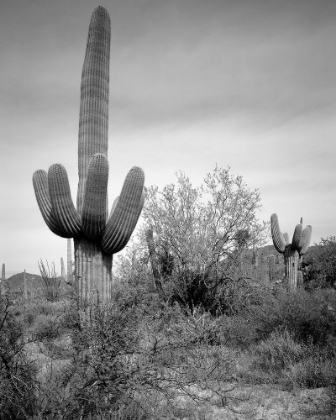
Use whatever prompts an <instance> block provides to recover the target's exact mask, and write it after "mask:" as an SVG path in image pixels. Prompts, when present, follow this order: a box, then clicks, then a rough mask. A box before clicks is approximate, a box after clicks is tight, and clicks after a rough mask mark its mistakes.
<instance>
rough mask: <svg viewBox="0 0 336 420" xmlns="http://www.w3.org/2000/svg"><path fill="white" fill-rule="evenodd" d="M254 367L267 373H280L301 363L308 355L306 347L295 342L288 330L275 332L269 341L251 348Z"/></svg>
mask: <svg viewBox="0 0 336 420" xmlns="http://www.w3.org/2000/svg"><path fill="white" fill-rule="evenodd" d="M251 352H252V354H253V356H254V363H253V365H254V367H255V368H258V369H262V370H263V371H265V372H267V373H279V372H280V371H282V370H284V369H287V368H288V367H289V366H291V365H293V364H295V363H297V362H299V361H301V360H302V359H303V358H304V357H305V356H306V354H307V349H306V346H304V345H302V344H299V343H297V342H295V341H294V339H293V338H292V337H291V335H290V334H289V332H288V331H287V330H284V331H274V332H273V333H272V334H271V335H270V336H269V338H268V339H266V340H265V341H262V342H260V343H258V344H257V345H256V346H254V347H252V348H251Z"/></svg>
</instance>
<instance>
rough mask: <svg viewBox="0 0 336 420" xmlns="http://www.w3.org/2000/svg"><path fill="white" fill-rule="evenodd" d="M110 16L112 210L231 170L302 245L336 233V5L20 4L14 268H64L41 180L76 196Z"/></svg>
mask: <svg viewBox="0 0 336 420" xmlns="http://www.w3.org/2000/svg"><path fill="white" fill-rule="evenodd" d="M98 5H101V6H104V7H105V8H106V9H107V11H108V12H109V14H110V17H111V60H110V105H109V110H110V116H109V164H110V176H109V201H110V203H112V201H113V199H114V197H116V196H117V195H119V192H120V190H121V187H122V184H123V180H124V178H125V176H126V174H127V172H128V171H129V169H130V168H131V167H132V166H134V165H138V166H141V167H142V168H143V169H144V171H145V174H146V185H147V186H149V185H153V184H155V185H158V186H159V187H163V186H164V185H166V184H168V183H172V182H175V180H176V176H175V173H176V172H177V171H183V172H184V173H185V174H186V175H187V176H189V178H190V180H191V181H192V183H193V184H194V185H195V186H196V185H200V184H201V182H202V180H203V178H204V177H205V175H206V174H207V173H209V172H212V170H213V169H214V168H215V166H216V164H217V165H218V166H219V167H222V168H227V167H230V168H231V173H232V174H239V175H241V176H243V178H244V180H245V182H246V184H247V186H248V187H249V188H250V189H255V188H258V189H259V192H260V196H261V204H262V209H261V211H260V213H259V218H260V219H261V220H269V218H270V215H271V214H272V213H274V212H275V213H277V214H278V217H279V222H280V227H281V230H282V231H283V232H288V233H289V235H290V236H291V235H292V233H293V231H294V228H295V225H296V224H297V223H299V221H300V217H303V224H304V225H307V224H310V225H312V227H313V241H312V242H319V240H320V238H321V237H326V236H329V235H336V211H335V210H336V162H335V156H336V142H335V132H336V118H335V116H336V102H335V98H336V71H335V70H336V51H335V45H336V25H335V22H336V1H335V0H330V1H329V0H321V1H319V0H314V1H313V0H295V1H293V0H113V1H112V0H111V1H108V0H104V1H93V0H92V1H91V0H57V1H54V0H11V1H7V2H5V1H3V2H1V4H0V39H1V43H0V54H1V66H0V141H1V149H0V150H1V153H0V176H1V178H0V181H1V182H0V188H1V189H0V193H1V206H0V208H1V212H0V220H1V230H0V263H1V264H2V263H5V264H6V277H9V276H10V275H12V274H15V273H17V272H22V271H23V270H24V269H26V270H27V272H29V273H38V265H37V261H38V260H39V259H43V260H47V261H49V262H51V261H55V264H56V270H57V271H58V272H60V262H59V261H60V258H61V257H63V258H64V259H66V240H65V239H62V238H59V237H57V236H56V235H54V234H53V233H51V231H49V229H48V228H47V226H46V225H45V223H44V221H43V219H42V216H41V214H40V212H39V209H38V206H37V203H36V200H35V195H34V191H33V187H32V174H33V172H34V171H35V170H37V169H44V170H48V168H49V166H50V165H51V164H53V163H62V164H63V165H64V166H65V167H66V169H67V171H68V175H69V178H70V184H71V191H72V196H73V199H74V202H75V197H76V193H77V184H78V175H77V174H78V168H77V141H78V119H79V99H80V75H81V70H82V65H83V60H84V53H85V47H86V39H87V33H88V26H89V21H90V16H91V13H92V12H93V10H94V8H95V7H97V6H98Z"/></svg>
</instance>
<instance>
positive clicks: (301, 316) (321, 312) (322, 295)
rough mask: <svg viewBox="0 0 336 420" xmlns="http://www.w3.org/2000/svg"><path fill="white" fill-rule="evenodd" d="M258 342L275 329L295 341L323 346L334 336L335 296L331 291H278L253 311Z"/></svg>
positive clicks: (335, 327)
mask: <svg viewBox="0 0 336 420" xmlns="http://www.w3.org/2000/svg"><path fill="white" fill-rule="evenodd" d="M251 316H252V317H254V318H255V319H256V320H257V322H258V323H259V335H260V338H261V339H265V338H267V337H268V336H269V335H270V334H271V333H272V332H273V331H275V330H277V329H282V330H285V329H286V330H287V331H289V332H290V334H291V336H292V337H293V338H294V339H295V340H296V341H300V342H304V343H310V342H312V343H313V344H317V345H319V346H325V345H327V344H328V341H329V340H330V337H332V336H333V337H336V293H335V292H334V291H328V292H325V291H315V292H313V293H308V292H306V291H299V292H296V293H293V292H284V291H280V292H279V293H278V294H277V295H276V296H275V297H274V298H273V299H270V300H269V301H268V302H267V303H265V304H264V305H263V306H262V307H255V308H253V311H252V314H251Z"/></svg>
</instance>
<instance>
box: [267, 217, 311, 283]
mask: <svg viewBox="0 0 336 420" xmlns="http://www.w3.org/2000/svg"><path fill="white" fill-rule="evenodd" d="M271 234H272V239H273V244H274V246H275V249H276V250H277V251H278V252H279V253H280V254H283V256H284V262H285V277H286V279H287V281H288V282H289V288H290V290H296V289H297V285H298V270H299V266H300V261H301V257H302V255H304V254H305V253H306V252H307V250H308V248H309V245H310V240H311V236H312V227H311V226H310V225H308V226H306V227H305V228H304V229H303V226H302V218H301V220H300V223H299V224H297V225H296V227H295V230H294V234H293V238H292V242H291V243H290V242H289V237H288V234H287V233H284V234H282V233H281V231H280V227H279V221H278V216H277V215H276V214H275V213H273V214H272V216H271Z"/></svg>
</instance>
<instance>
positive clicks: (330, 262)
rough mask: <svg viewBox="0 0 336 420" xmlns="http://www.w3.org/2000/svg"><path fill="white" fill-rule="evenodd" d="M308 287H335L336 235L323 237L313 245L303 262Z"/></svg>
mask: <svg viewBox="0 0 336 420" xmlns="http://www.w3.org/2000/svg"><path fill="white" fill-rule="evenodd" d="M302 267H303V270H304V275H305V284H306V287H307V288H308V289H315V288H327V287H334V286H335V284H336V237H335V236H329V237H327V238H321V241H320V243H319V244H315V246H313V247H311V248H310V249H309V250H308V252H307V254H306V256H305V258H304V260H303V263H302Z"/></svg>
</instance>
